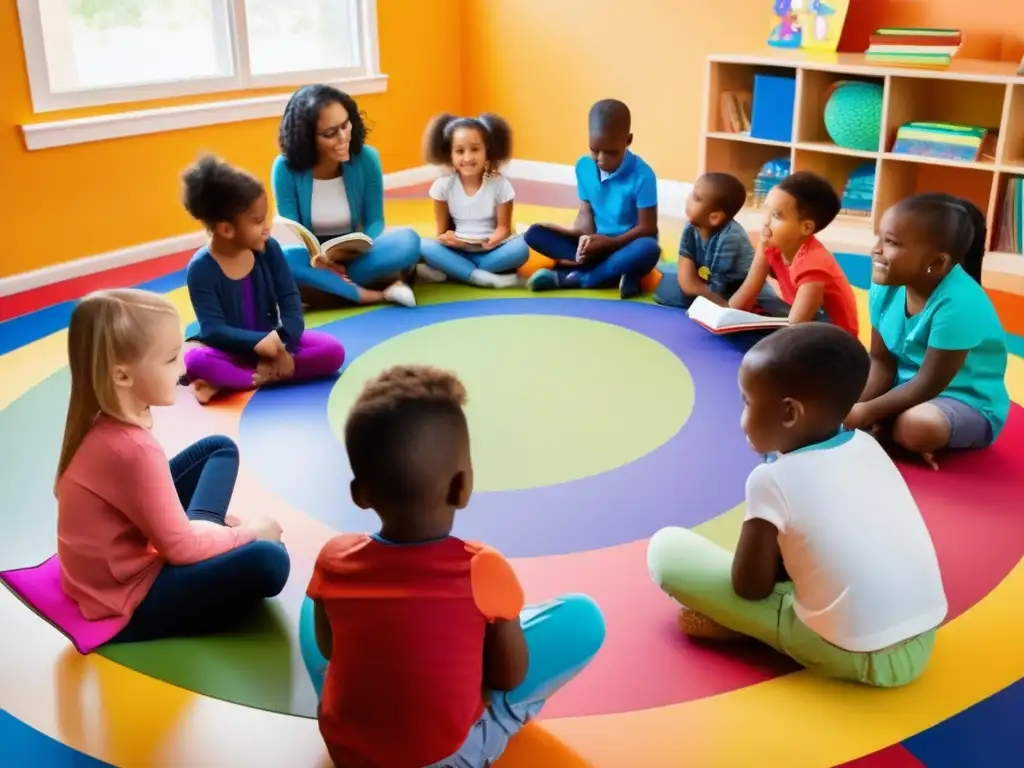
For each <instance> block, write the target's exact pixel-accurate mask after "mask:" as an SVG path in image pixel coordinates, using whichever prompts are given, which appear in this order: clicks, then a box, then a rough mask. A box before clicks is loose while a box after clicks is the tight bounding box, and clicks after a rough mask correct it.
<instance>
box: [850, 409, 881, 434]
mask: <svg viewBox="0 0 1024 768" xmlns="http://www.w3.org/2000/svg"><path fill="white" fill-rule="evenodd" d="M875 421H877V419H875V417H874V415H873V414H872V413H871V408H870V406H869V405H868V403H857V404H856V405H855V406H853V408H852V409H850V413H849V414H847V416H846V418H845V419H844V420H843V426H844V427H846V428H847V429H865V430H866V429H867V428H868V427H870V426H871V425H872V424H874V423H875Z"/></svg>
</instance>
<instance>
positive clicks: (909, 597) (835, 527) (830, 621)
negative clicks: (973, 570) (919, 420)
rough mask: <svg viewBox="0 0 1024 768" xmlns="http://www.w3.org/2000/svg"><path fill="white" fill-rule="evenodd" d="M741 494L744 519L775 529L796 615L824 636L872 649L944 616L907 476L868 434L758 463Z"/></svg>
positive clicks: (932, 557) (930, 547)
mask: <svg viewBox="0 0 1024 768" xmlns="http://www.w3.org/2000/svg"><path fill="white" fill-rule="evenodd" d="M746 495H747V513H746V519H747V520H750V519H751V518H760V519H761V520H766V521H768V522H769V523H771V524H772V525H774V526H775V527H776V528H778V530H779V549H780V550H781V552H782V559H783V561H784V562H785V565H786V570H787V572H788V573H789V575H790V578H792V579H793V587H794V597H795V602H794V608H795V610H796V615H797V617H798V618H799V619H800V621H802V622H803V623H804V624H806V625H807V626H808V627H809V628H810V629H812V630H814V631H815V632H817V633H818V634H819V635H820V636H821V637H823V638H824V639H825V640H827V641H828V642H830V643H832V644H833V645H836V646H838V647H840V648H844V649H846V650H848V651H856V652H869V651H877V650H880V649H882V648H885V647H886V646H889V645H892V644H893V643H898V642H900V641H902V640H906V639H908V638H911V637H914V636H916V635H919V634H921V633H922V632H925V631H927V630H929V629H932V628H933V627H937V626H938V625H939V624H941V623H942V621H943V619H944V618H945V617H946V611H947V603H946V593H945V591H944V589H943V586H942V576H941V574H940V573H939V562H938V558H937V556H936V554H935V546H934V544H933V543H932V539H931V535H930V534H929V533H928V529H927V527H925V524H924V520H923V519H922V517H921V512H920V510H919V509H918V507H917V503H916V502H915V501H914V498H913V496H911V495H910V489H909V488H907V484H906V482H905V481H904V480H903V476H902V475H900V473H899V470H898V469H897V468H896V465H895V464H893V462H892V459H890V458H889V456H888V455H887V454H886V453H885V451H884V450H883V449H882V447H881V446H880V445H879V444H878V443H877V442H876V441H875V439H874V438H873V437H871V436H870V435H868V434H867V433H865V432H860V431H858V432H844V433H841V434H839V435H837V436H836V437H834V438H832V439H831V440H827V441H825V442H824V443H819V444H818V445H815V446H809V447H807V448H803V449H801V450H799V451H793V452H792V453H788V454H784V455H783V456H781V457H779V458H778V459H777V460H776V461H774V462H773V463H770V464H761V465H760V466H758V467H757V468H755V469H754V471H753V472H751V473H750V476H749V477H748V478H747V494H746Z"/></svg>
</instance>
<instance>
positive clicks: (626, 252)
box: [524, 224, 661, 288]
mask: <svg viewBox="0 0 1024 768" xmlns="http://www.w3.org/2000/svg"><path fill="white" fill-rule="evenodd" d="M524 239H525V240H526V244H527V245H529V246H530V247H531V248H532V249H533V250H535V251H536V252H537V253H540V254H542V255H544V256H547V257H548V258H551V259H556V260H557V259H564V260H568V261H573V260H575V258H576V249H577V247H578V246H579V241H578V239H577V238H574V237H569V236H568V235H564V234H562V233H561V232H555V231H554V230H552V229H548V228H547V227H545V226H544V225H543V224H534V225H533V226H531V227H530V228H529V229H528V230H526V235H524ZM659 259H661V246H660V245H659V244H658V240H657V238H654V237H641V238H638V239H636V240H634V241H633V242H631V243H629V244H628V245H624V246H623V247H622V248H620V249H619V250H617V251H615V252H613V253H611V254H609V255H608V256H607V257H606V258H605V259H604V261H601V262H599V263H598V264H595V265H594V266H593V267H585V266H580V267H578V268H577V267H573V268H569V267H562V266H556V267H555V270H556V271H557V272H563V273H565V272H578V273H579V275H580V286H581V287H583V288H605V287H608V286H613V285H617V284H618V282H619V279H620V278H622V276H623V275H628V276H629V277H631V278H634V279H637V280H639V279H640V278H641V277H643V276H644V275H646V274H647V273H648V272H650V271H651V270H652V269H654V268H655V267H656V266H657V265H658V261H659Z"/></svg>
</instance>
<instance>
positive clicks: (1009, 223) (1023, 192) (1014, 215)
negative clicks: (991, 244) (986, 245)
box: [995, 178, 1024, 253]
mask: <svg viewBox="0 0 1024 768" xmlns="http://www.w3.org/2000/svg"><path fill="white" fill-rule="evenodd" d="M1022 223H1024V181H1022V180H1021V179H1019V178H1014V179H1010V180H1009V181H1007V183H1006V198H1005V199H1004V200H1003V210H1002V211H1001V212H1000V216H999V236H998V237H997V238H996V247H995V250H997V251H1002V252H1003V253H1021V252H1022V251H1024V242H1022V238H1021V234H1022V232H1021V228H1022V227H1021V225H1022Z"/></svg>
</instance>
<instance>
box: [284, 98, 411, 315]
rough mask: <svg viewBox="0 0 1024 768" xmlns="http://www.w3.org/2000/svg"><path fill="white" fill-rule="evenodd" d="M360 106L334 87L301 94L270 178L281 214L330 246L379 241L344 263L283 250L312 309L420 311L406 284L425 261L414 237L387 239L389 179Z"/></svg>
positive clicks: (402, 234) (396, 234)
mask: <svg viewBox="0 0 1024 768" xmlns="http://www.w3.org/2000/svg"><path fill="white" fill-rule="evenodd" d="M366 134H367V128H366V124H365V123H364V121H363V117H362V115H361V114H360V113H359V108H358V106H357V105H356V102H355V100H354V99H353V98H352V97H351V96H349V95H348V94H346V93H342V92H341V91H339V90H337V89H336V88H332V87H330V86H327V85H307V86H304V87H302V88H300V89H299V90H298V91H296V92H295V93H294V94H293V95H292V97H291V99H290V100H289V102H288V105H287V107H286V108H285V112H284V117H282V118H281V127H280V133H279V137H278V140H279V144H280V147H281V155H280V156H279V157H278V158H277V159H276V160H275V161H274V166H273V169H272V171H271V182H272V184H273V190H274V197H275V198H276V203H277V212H278V214H280V215H281V216H283V217H285V218H288V219H292V220H293V221H297V222H299V223H300V224H302V225H303V226H304V227H306V229H308V230H310V231H312V232H313V234H315V235H316V236H317V238H318V239H319V240H320V241H321V242H323V241H325V240H329V239H331V238H333V237H336V236H337V235H343V234H348V233H349V232H362V233H364V234H365V235H367V236H368V237H370V238H371V239H372V240H373V246H372V248H370V249H369V250H368V251H366V252H365V253H356V252H353V254H352V258H350V259H348V260H345V261H344V262H343V263H340V264H339V263H337V262H331V261H328V260H327V259H324V258H316V257H311V255H310V252H309V250H308V249H307V248H306V247H305V246H301V245H296V246H289V247H286V248H285V249H284V255H285V258H286V259H287V261H288V266H289V267H290V268H291V270H292V274H293V275H294V276H295V281H296V283H297V284H298V286H299V290H300V291H301V293H302V298H303V300H304V301H306V303H308V304H318V305H326V306H343V305H346V304H379V303H382V302H390V303H393V304H402V305H404V306H408V307H414V306H416V298H415V296H414V295H413V292H412V289H411V288H410V287H409V285H408V283H407V282H406V280H407V279H408V277H409V276H410V275H411V274H412V272H413V270H414V268H415V266H416V263H417V262H418V261H419V258H420V238H419V235H417V234H416V233H415V232H414V231H413V230H411V229H398V230H393V231H391V232H385V231H384V177H383V174H382V172H381V167H380V157H379V156H378V154H377V151H376V150H375V149H373V147H370V146H368V145H367V144H366Z"/></svg>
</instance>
